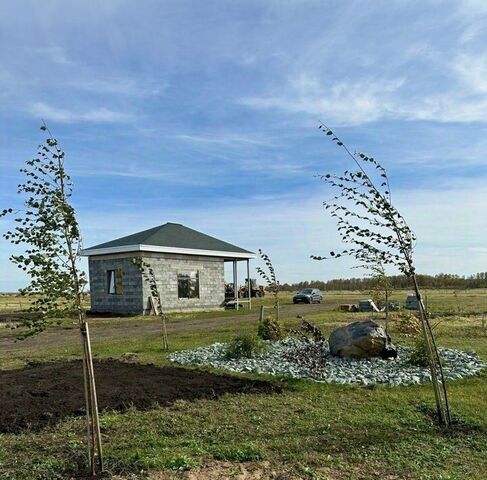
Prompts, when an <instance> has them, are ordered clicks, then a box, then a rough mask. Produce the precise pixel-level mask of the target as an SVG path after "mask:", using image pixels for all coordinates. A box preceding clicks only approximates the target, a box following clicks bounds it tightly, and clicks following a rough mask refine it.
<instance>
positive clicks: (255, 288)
mask: <svg viewBox="0 0 487 480" xmlns="http://www.w3.org/2000/svg"><path fill="white" fill-rule="evenodd" d="M247 282H248V279H246V280H245V285H243V286H241V287H240V298H249V292H248V287H247ZM250 295H251V297H257V298H259V297H263V296H264V295H265V291H264V287H263V286H262V285H257V280H256V279H255V278H251V279H250Z"/></svg>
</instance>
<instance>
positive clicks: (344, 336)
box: [328, 320, 397, 358]
mask: <svg viewBox="0 0 487 480" xmlns="http://www.w3.org/2000/svg"><path fill="white" fill-rule="evenodd" d="M328 342H329V344H330V353H331V354H332V355H335V356H338V357H345V358H371V357H382V358H395V357H397V350H396V348H395V347H394V345H392V343H391V342H390V338H389V337H388V335H387V334H386V332H385V331H384V329H383V328H382V327H381V326H380V325H379V324H378V323H376V322H374V321H373V320H365V321H361V322H354V323H350V324H349V325H346V326H345V327H339V328H337V329H335V330H333V332H331V335H330V338H329V340H328Z"/></svg>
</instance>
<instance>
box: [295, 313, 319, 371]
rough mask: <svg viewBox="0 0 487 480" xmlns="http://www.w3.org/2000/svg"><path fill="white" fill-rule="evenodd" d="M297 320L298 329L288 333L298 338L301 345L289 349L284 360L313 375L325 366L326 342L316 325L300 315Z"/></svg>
mask: <svg viewBox="0 0 487 480" xmlns="http://www.w3.org/2000/svg"><path fill="white" fill-rule="evenodd" d="M297 318H298V319H300V320H301V325H300V329H299V330H290V333H292V334H294V335H297V336H298V337H299V339H300V340H301V345H300V346H298V347H296V348H293V349H291V350H290V351H289V352H288V353H287V354H286V358H287V360H288V361H290V362H293V363H296V364H298V365H300V366H304V367H306V368H307V369H308V370H309V371H310V372H311V373H314V372H316V371H318V370H320V369H322V368H323V367H324V366H325V365H326V354H327V352H328V342H327V340H326V339H325V336H324V335H323V333H322V332H321V330H320V329H319V328H318V327H317V326H316V325H313V324H312V323H311V322H308V321H307V320H306V319H305V318H304V317H302V316H301V315H298V317H297Z"/></svg>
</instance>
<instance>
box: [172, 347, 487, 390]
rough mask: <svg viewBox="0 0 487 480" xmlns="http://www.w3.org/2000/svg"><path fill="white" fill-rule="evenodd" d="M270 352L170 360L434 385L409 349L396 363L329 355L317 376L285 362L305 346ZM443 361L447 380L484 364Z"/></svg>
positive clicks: (448, 353) (469, 354) (453, 356)
mask: <svg viewBox="0 0 487 480" xmlns="http://www.w3.org/2000/svg"><path fill="white" fill-rule="evenodd" d="M267 345H268V350H267V351H266V352H265V353H262V354H260V355H258V356H256V357H255V358H242V359H238V360H228V359H226V358H225V356H224V355H225V350H226V347H227V345H226V344H224V343H214V344H212V345H209V346H207V347H200V348H196V349H194V350H181V351H178V352H174V353H171V354H170V355H169V356H168V358H169V360H171V361H172V362H174V363H178V364H180V365H202V366H210V367H214V368H219V369H223V370H229V371H231V372H251V373H257V374H269V375H283V376H287V377H292V378H300V379H305V380H313V381H316V382H328V383H339V384H352V385H373V384H382V385H392V386H395V385H414V384H422V383H428V382H431V375H430V373H429V370H428V368H423V367H415V366H412V365H410V364H409V363H408V358H409V355H410V352H411V349H410V348H409V347H398V357H397V359H389V360H383V359H381V358H372V359H368V360H353V359H343V358H338V357H333V356H331V355H329V354H328V355H326V366H325V367H322V368H320V369H318V370H316V371H314V372H311V371H309V370H308V369H307V368H304V367H302V366H300V365H298V364H296V363H294V362H291V361H289V360H288V359H286V358H285V354H286V353H287V352H290V351H293V350H294V349H296V348H300V347H302V346H303V345H304V343H303V342H302V341H301V340H299V339H296V338H286V339H284V340H281V341H279V342H267ZM440 354H441V356H442V358H443V360H444V366H443V371H444V373H445V377H446V379H447V380H449V381H451V380H456V379H459V378H464V377H468V376H472V375H477V374H478V373H479V372H480V371H481V370H482V369H483V368H485V366H486V365H485V364H484V363H483V362H482V361H481V360H480V358H479V357H478V355H477V354H476V353H475V352H473V351H462V350H454V349H450V348H442V349H440Z"/></svg>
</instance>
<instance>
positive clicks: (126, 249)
mask: <svg viewBox="0 0 487 480" xmlns="http://www.w3.org/2000/svg"><path fill="white" fill-rule="evenodd" d="M130 252H153V253H175V254H179V255H199V256H203V257H220V258H228V259H234V258H242V259H247V258H255V257H256V255H255V253H252V252H222V251H218V250H199V249H195V248H179V247H159V246H156V245H123V246H120V247H108V248H88V249H86V250H82V251H81V255H82V256H83V257H92V256H96V255H113V254H116V253H130Z"/></svg>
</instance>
